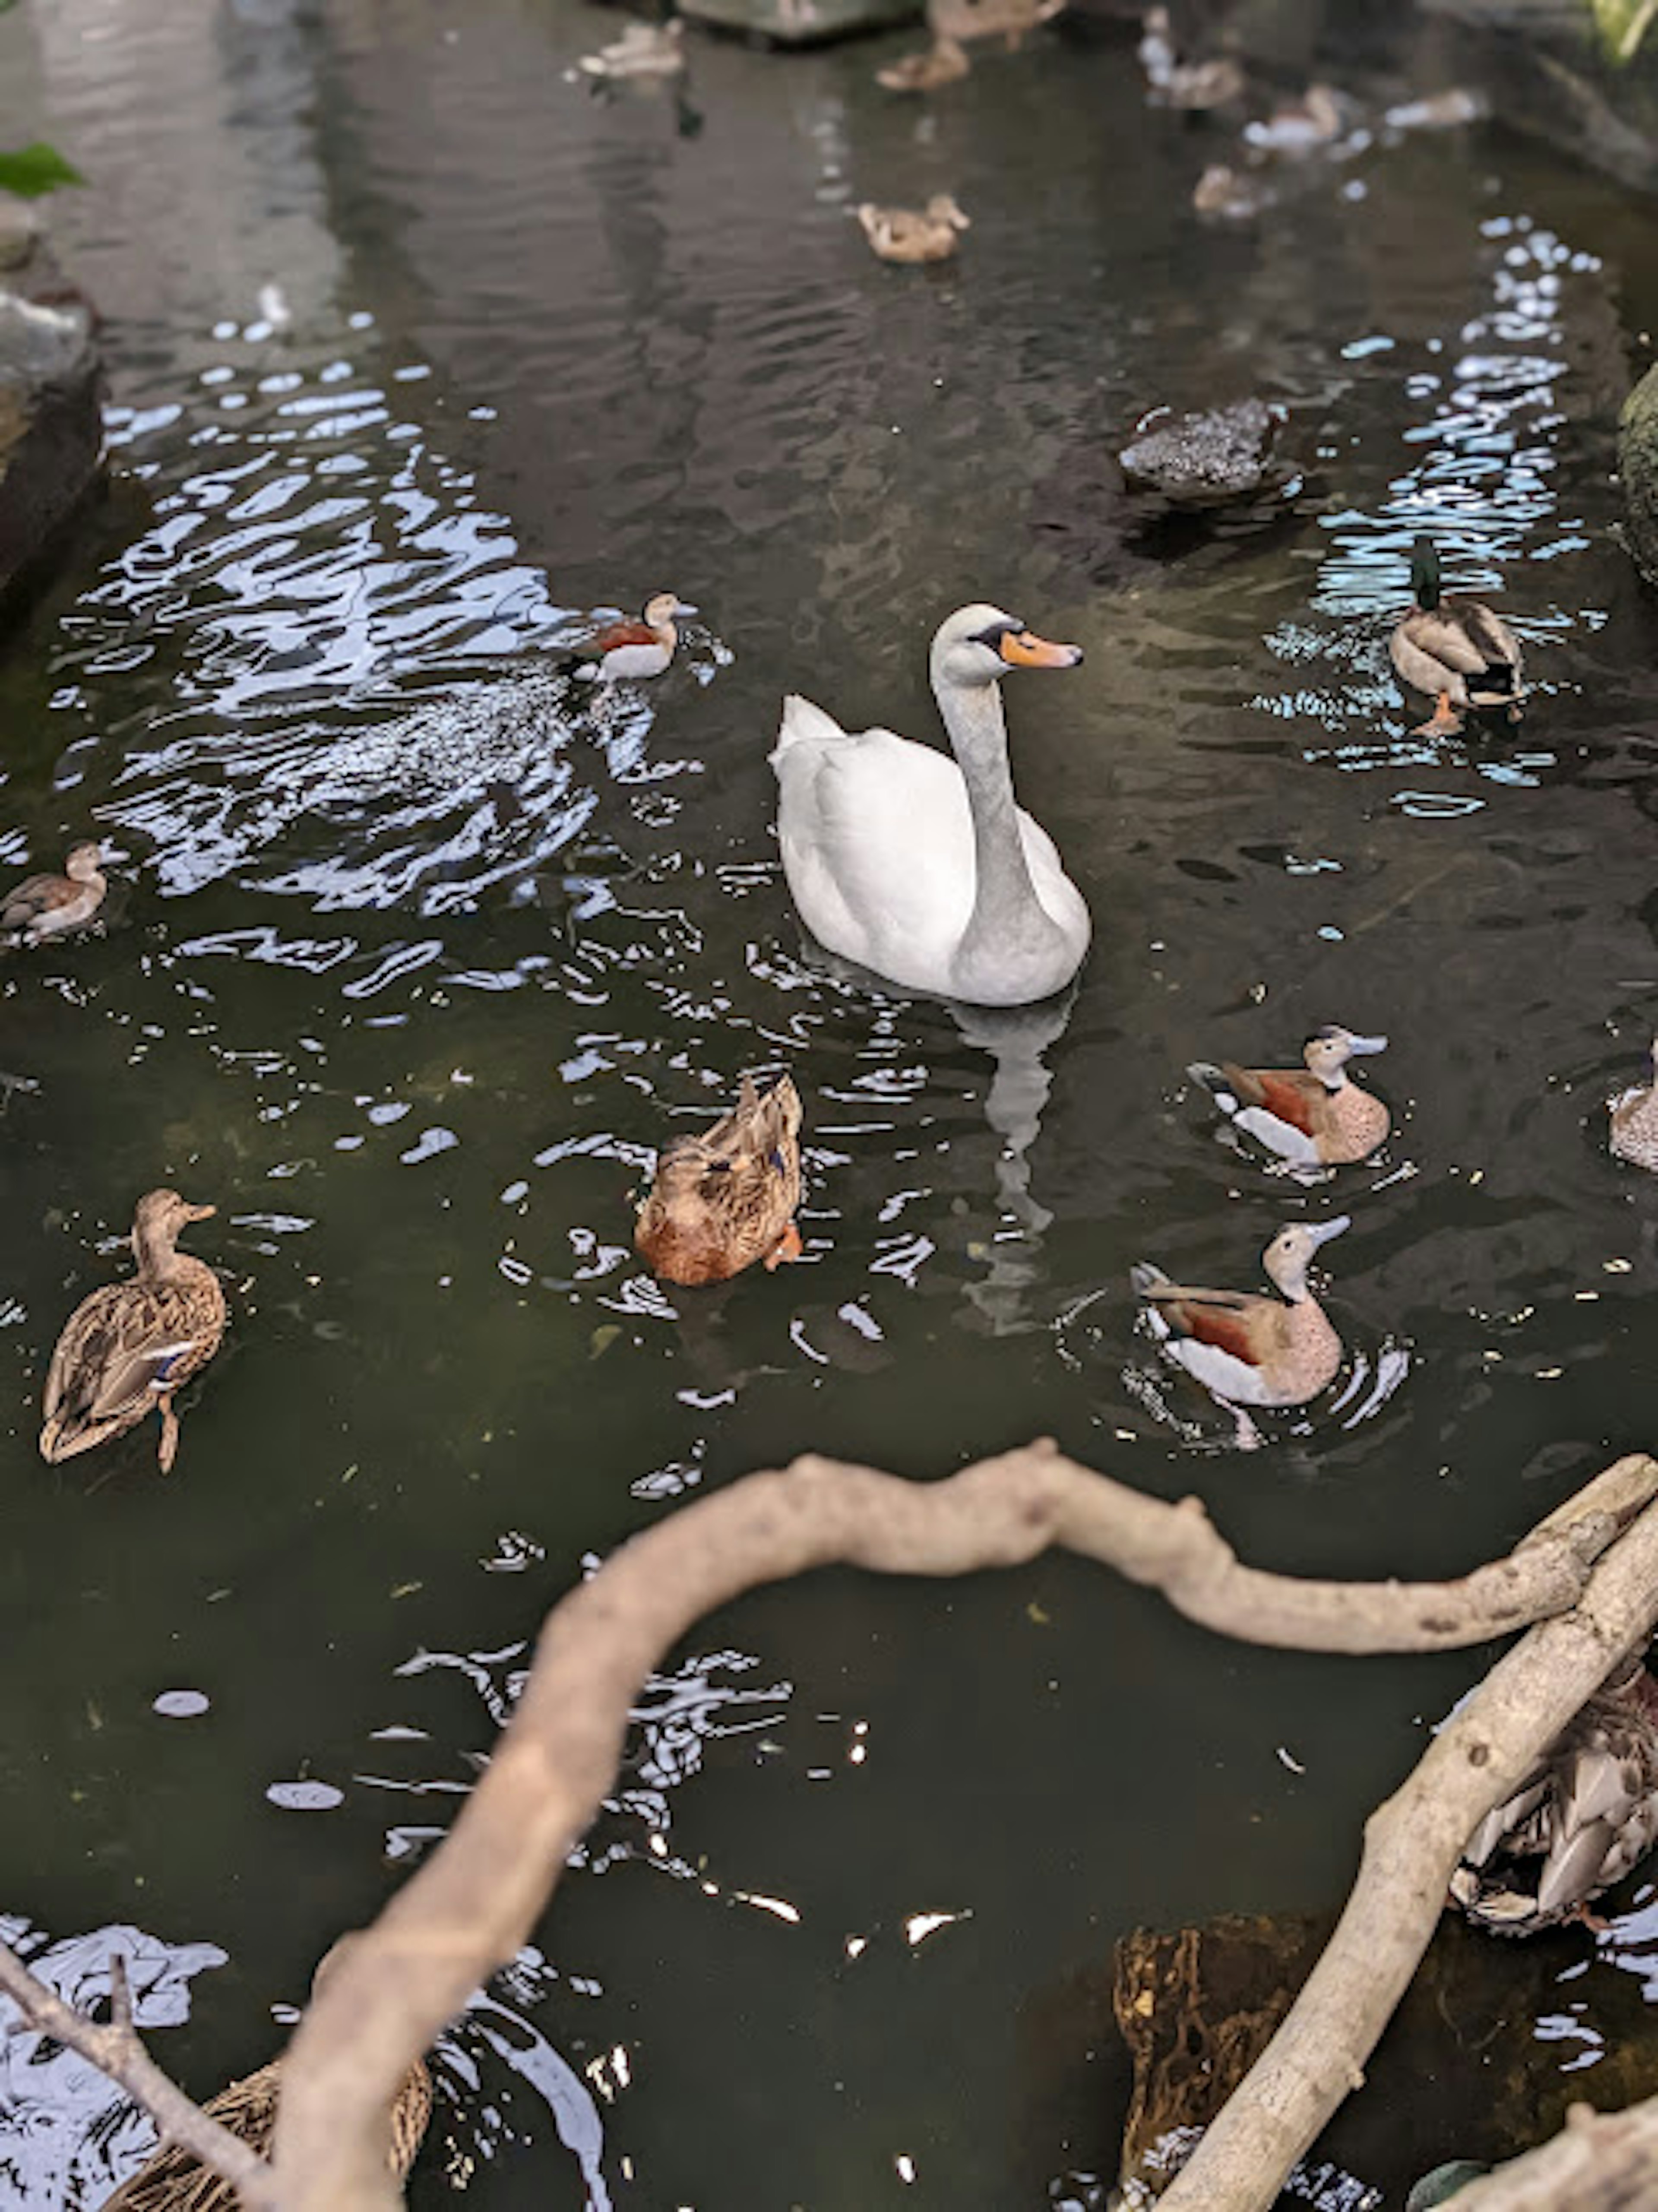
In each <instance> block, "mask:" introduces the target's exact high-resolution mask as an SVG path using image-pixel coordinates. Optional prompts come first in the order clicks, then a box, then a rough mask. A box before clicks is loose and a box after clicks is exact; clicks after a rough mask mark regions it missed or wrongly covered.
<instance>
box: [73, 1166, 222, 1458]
mask: <svg viewBox="0 0 1658 2212" xmlns="http://www.w3.org/2000/svg"><path fill="white" fill-rule="evenodd" d="M216 1211H217V1208H216V1207H215V1206H191V1205H189V1204H188V1203H187V1202H186V1201H185V1200H184V1199H182V1198H180V1197H179V1194H178V1192H177V1191H176V1190H152V1191H148V1192H146V1193H145V1194H144V1196H143V1198H141V1199H140V1200H139V1201H138V1208H137V1212H136V1213H135V1215H134V1216H133V1221H132V1249H133V1252H134V1254H135V1255H136V1256H137V1261H138V1272H137V1274H136V1275H135V1276H133V1277H132V1278H131V1280H130V1281H128V1282H125V1283H106V1284H105V1285H103V1287H102V1288H101V1289H100V1290H96V1291H93V1292H92V1293H91V1295H90V1296H89V1297H84V1298H82V1301H81V1303H80V1304H79V1305H78V1306H76V1309H75V1311H74V1312H73V1313H72V1314H71V1315H70V1317H69V1319H68V1321H67V1322H65V1323H64V1333H63V1334H62V1335H61V1336H60V1337H59V1338H58V1348H57V1350H56V1351H55V1352H53V1353H52V1366H51V1368H50V1370H48V1372H47V1375H46V1393H45V1399H44V1404H43V1412H44V1414H45V1420H44V1424H43V1425H42V1427H41V1430H40V1455H41V1457H42V1458H43V1459H45V1460H48V1461H51V1462H53V1463H54V1464H55V1463H56V1462H58V1461H59V1460H65V1459H73V1458H74V1457H75V1455H76V1453H77V1452H84V1451H91V1450H92V1449H94V1447H95V1446H96V1445H99V1444H101V1443H105V1442H106V1441H107V1439H108V1438H109V1437H118V1436H120V1435H122V1434H123V1433H124V1431H126V1430H128V1429H131V1428H136V1427H137V1425H138V1423H139V1422H140V1421H142V1420H143V1419H144V1418H145V1417H146V1415H147V1414H149V1413H160V1415H161V1443H160V1444H159V1446H158V1447H157V1449H156V1457H157V1459H158V1460H159V1461H160V1462H161V1472H162V1474H167V1471H168V1469H169V1468H171V1467H172V1465H173V1459H174V1457H175V1456H176V1455H177V1453H178V1449H179V1417H178V1415H177V1414H176V1413H174V1412H173V1396H174V1394H175V1393H176V1392H178V1391H179V1390H180V1389H183V1387H184V1385H185V1383H187V1382H189V1380H190V1378H191V1376H192V1375H195V1374H197V1373H198V1372H199V1371H200V1370H201V1369H202V1368H203V1367H205V1366H206V1364H207V1363H208V1361H209V1360H210V1359H211V1358H212V1357H213V1355H214V1353H215V1352H216V1351H217V1350H218V1348H219V1344H220V1340H222V1337H223V1335H224V1331H225V1302H224V1292H223V1291H222V1289H221V1288H220V1287H219V1279H218V1277H217V1276H216V1274H215V1273H214V1272H213V1270H212V1268H211V1267H209V1266H208V1265H207V1263H206V1261H203V1260H197V1259H193V1258H192V1257H191V1255H190V1254H189V1253H188V1252H180V1251H179V1250H178V1249H176V1248H177V1243H178V1237H179V1231H180V1230H181V1229H182V1228H183V1227H184V1226H185V1224H186V1222H191V1221H205V1220H207V1219H208V1218H209V1217H210V1215H211V1214H213V1213H214V1212H216Z"/></svg>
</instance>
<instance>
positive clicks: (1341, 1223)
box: [1307, 1213, 1353, 1244]
mask: <svg viewBox="0 0 1658 2212" xmlns="http://www.w3.org/2000/svg"><path fill="white" fill-rule="evenodd" d="M1352 1225H1353V1217H1352V1215H1351V1213H1338V1214H1337V1216H1336V1218H1335V1219H1334V1220H1333V1221H1309V1223H1308V1224H1307V1234H1308V1235H1309V1237H1311V1238H1312V1240H1313V1242H1314V1243H1315V1244H1327V1243H1329V1241H1330V1239H1331V1238H1332V1237H1339V1236H1340V1234H1341V1232H1342V1231H1343V1230H1344V1229H1351V1227H1352Z"/></svg>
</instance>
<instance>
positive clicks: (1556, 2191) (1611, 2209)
mask: <svg viewBox="0 0 1658 2212" xmlns="http://www.w3.org/2000/svg"><path fill="white" fill-rule="evenodd" d="M1456 2203H1457V2212H1462V2208H1463V2207H1464V2206H1466V2207H1467V2212H1618V2208H1619V2207H1620V2206H1622V2207H1624V2208H1625V2212H1629V2209H1630V2208H1631V2207H1634V2206H1637V2205H1642V2204H1658V2097H1649V2098H1648V2099H1646V2100H1645V2101H1644V2103H1643V2104H1639V2105H1631V2106H1629V2107H1628V2109H1627V2110H1626V2111H1625V2112H1594V2111H1593V2110H1592V2109H1591V2108H1590V2106H1588V2105H1574V2106H1572V2108H1571V2110H1570V2112H1568V2113H1567V2115H1566V2124H1565V2126H1564V2128H1563V2129H1562V2130H1561V2131H1560V2133H1559V2134H1558V2136H1555V2137H1554V2139H1553V2141H1552V2142H1546V2143H1544V2144H1542V2145H1541V2146H1540V2148H1538V2149H1536V2150H1531V2151H1527V2153H1526V2155H1525V2156H1524V2158H1516V2159H1514V2160H1511V2161H1510V2162H1509V2164H1508V2165H1507V2166H1498V2167H1497V2171H1496V2172H1494V2173H1489V2174H1487V2175H1486V2177H1485V2179H1484V2180H1483V2181H1474V2182H1470V2183H1469V2184H1468V2185H1467V2188H1466V2189H1462V2190H1459V2191H1458V2192H1457V2198H1456Z"/></svg>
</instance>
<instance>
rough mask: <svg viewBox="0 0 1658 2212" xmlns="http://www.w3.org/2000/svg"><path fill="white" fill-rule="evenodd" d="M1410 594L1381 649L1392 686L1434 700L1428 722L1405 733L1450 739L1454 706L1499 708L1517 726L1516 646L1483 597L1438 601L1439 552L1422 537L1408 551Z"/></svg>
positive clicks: (1455, 723) (1479, 710) (1455, 727)
mask: <svg viewBox="0 0 1658 2212" xmlns="http://www.w3.org/2000/svg"><path fill="white" fill-rule="evenodd" d="M1411 595H1412V598H1413V599H1415V601H1416V605H1414V606H1413V607H1412V610H1411V611H1410V613H1409V614H1407V615H1406V616H1405V617H1403V618H1402V619H1401V620H1400V622H1399V623H1398V624H1397V625H1396V626H1395V628H1394V634H1393V635H1392V637H1391V638H1390V639H1389V640H1388V653H1389V655H1390V656H1391V658H1392V660H1393V664H1394V669H1395V671H1397V673H1398V675H1399V678H1400V682H1401V683H1403V684H1407V685H1408V686H1409V687H1410V689H1411V690H1413V691H1423V692H1425V693H1426V694H1427V695H1428V696H1429V697H1430V699H1432V700H1434V701H1435V702H1436V704H1435V707H1434V711H1433V715H1432V718H1431V720H1428V721H1426V722H1424V723H1423V724H1422V725H1421V726H1420V727H1419V728H1418V729H1417V730H1415V731H1413V732H1412V735H1413V736H1415V737H1418V738H1432V737H1449V736H1455V733H1456V732H1458V731H1459V730H1460V729H1461V727H1462V718H1461V714H1459V713H1458V712H1456V709H1458V708H1463V709H1466V710H1467V711H1469V712H1472V713H1473V714H1489V713H1493V712H1497V711H1501V712H1503V713H1506V714H1507V716H1508V719H1509V721H1511V722H1515V721H1518V720H1519V719H1520V702H1521V698H1522V697H1523V696H1524V693H1523V691H1522V690H1521V683H1520V669H1521V655H1520V643H1519V641H1518V639H1517V638H1516V637H1515V634H1514V632H1513V631H1512V630H1511V629H1509V626H1508V624H1507V623H1505V622H1504V621H1503V617H1501V615H1498V614H1494V613H1493V612H1492V611H1491V608H1490V607H1488V606H1486V605H1485V603H1484V601H1483V600H1480V599H1467V598H1466V597H1464V596H1463V595H1462V594H1461V593H1455V594H1454V595H1453V596H1452V597H1451V598H1449V599H1443V598H1442V596H1441V593H1440V589H1439V555H1438V553H1437V551H1436V550H1435V546H1434V542H1433V540H1432V538H1430V537H1428V536H1427V535H1426V534H1425V533H1424V534H1421V535H1418V538H1417V539H1416V542H1415V544H1414V546H1413V548H1412V554H1411Z"/></svg>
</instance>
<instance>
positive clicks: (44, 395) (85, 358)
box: [0, 202, 104, 599]
mask: <svg viewBox="0 0 1658 2212" xmlns="http://www.w3.org/2000/svg"><path fill="white" fill-rule="evenodd" d="M101 382H102V370H101V364H100V359H99V353H98V344H97V340H96V337H95V336H94V318H93V313H92V309H91V307H89V306H88V303H87V301H85V300H83V299H82V297H81V295H79V294H78V293H77V292H76V291H75V290H74V289H72V288H71V287H70V286H68V285H66V284H65V283H64V281H63V278H62V277H61V276H60V275H59V273H58V269H57V267H56V265H55V264H53V262H52V258H51V256H50V255H49V254H48V253H47V252H46V249H45V248H44V247H43V246H41V245H40V243H39V232H38V224H37V221H36V218H35V216H34V214H33V210H31V209H27V208H25V207H22V206H21V205H9V204H5V203H3V202H0V599H4V598H5V596H6V595H7V593H8V592H9V591H10V590H11V588H12V586H14V585H15V583H17V582H18V581H19V580H20V579H21V578H24V577H26V576H27V575H29V574H31V573H32V572H33V571H34V570H35V569H36V568H38V566H39V562H40V561H41V559H42V557H43V556H45V555H46V552H47V550H48V549H49V548H50V546H51V545H52V542H53V541H54V539H55V538H57V537H58V533H59V532H60V531H61V530H62V528H63V526H64V524H65V523H66V522H67V521H68V520H69V519H70V516H71V515H72V514H73V513H74V512H75V511H76V508H77V507H79V506H80V505H81V503H82V501H83V500H84V499H85V498H86V496H87V495H88V492H89V491H90V490H91V489H92V488H93V487H94V484H96V483H98V481H99V479H100V477H101V475H102V472H103V463H104V433H103V409H102V404H101V390H100V386H101Z"/></svg>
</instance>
